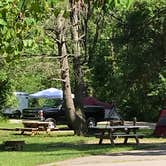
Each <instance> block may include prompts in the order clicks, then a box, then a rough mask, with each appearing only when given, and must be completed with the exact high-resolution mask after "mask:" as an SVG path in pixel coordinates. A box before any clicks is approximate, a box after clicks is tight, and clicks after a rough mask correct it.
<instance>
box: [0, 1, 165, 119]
mask: <svg viewBox="0 0 166 166" xmlns="http://www.w3.org/2000/svg"><path fill="white" fill-rule="evenodd" d="M73 11H74V12H76V13H74V12H73ZM71 13H72V14H73V16H74V14H76V15H75V16H77V20H76V19H75V20H74V21H76V22H72V21H73V19H72V18H71V16H72V15H71ZM60 15H61V16H62V18H63V19H64V20H65V25H63V28H62V29H61V30H64V29H65V31H63V32H62V33H64V34H63V35H64V36H65V40H63V41H62V42H65V44H66V48H67V55H66V56H67V57H68V62H69V73H70V75H69V77H70V85H71V90H72V92H73V93H76V96H77V94H78V93H79V91H80V90H81V93H87V94H88V95H91V96H94V97H96V98H98V99H100V100H101V101H105V102H112V101H114V102H116V105H117V107H118V109H119V111H120V113H121V115H122V117H123V118H124V119H126V120H131V118H133V117H134V116H136V117H137V119H138V120H142V121H156V120H157V118H158V115H159V111H160V110H161V109H162V108H163V106H164V102H165V100H166V2H165V0H138V1H137V0H119V1H118V0H89V1H86V0H75V1H74V0H73V1H72V0H47V1H46V0H40V1H38V0H33V1H28V0H1V2H0V36H1V38H0V109H3V108H4V107H6V106H11V105H13V104H14V103H15V100H14V99H13V97H12V92H14V91H25V92H28V93H33V92H36V91H38V90H42V89H46V88H50V87H56V88H62V84H61V81H59V80H61V79H62V68H61V67H62V66H61V65H62V64H61V62H60V60H59V59H60V58H62V57H59V56H60V53H59V50H58V45H57V43H59V44H60V41H58V40H59V39H58V38H57V35H59V34H60V33H61V32H58V30H59V29H60V28H59V27H58V26H60V25H59V23H58V21H57V20H58V18H59V16H60ZM73 18H76V17H73ZM57 27H58V28H59V29H58V28H57ZM74 28H75V32H77V33H78V36H77V38H74V31H73V30H74ZM61 44H62V43H61ZM78 48H79V53H78ZM76 51H77V55H76ZM78 85H79V86H78ZM80 87H82V89H80ZM78 96H79V95H78Z"/></svg>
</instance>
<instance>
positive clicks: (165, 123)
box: [154, 109, 166, 137]
mask: <svg viewBox="0 0 166 166" xmlns="http://www.w3.org/2000/svg"><path fill="white" fill-rule="evenodd" d="M154 135H155V136H159V137H166V109H163V110H161V112H160V116H159V119H158V122H157V124H156V128H155V130H154Z"/></svg>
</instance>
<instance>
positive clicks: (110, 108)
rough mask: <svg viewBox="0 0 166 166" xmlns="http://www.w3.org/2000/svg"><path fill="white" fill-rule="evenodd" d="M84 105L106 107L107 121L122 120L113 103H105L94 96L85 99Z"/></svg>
mask: <svg viewBox="0 0 166 166" xmlns="http://www.w3.org/2000/svg"><path fill="white" fill-rule="evenodd" d="M82 103H83V105H96V106H102V107H104V110H105V117H104V118H105V120H111V119H116V120H120V119H121V117H120V115H119V114H118V112H117V111H116V106H115V105H114V104H113V103H105V102H102V101H100V100H98V99H96V98H94V97H92V96H88V97H85V98H83V100H82Z"/></svg>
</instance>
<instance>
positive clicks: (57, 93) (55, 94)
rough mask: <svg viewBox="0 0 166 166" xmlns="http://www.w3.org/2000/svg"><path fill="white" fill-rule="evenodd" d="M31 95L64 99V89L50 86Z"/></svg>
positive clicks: (32, 96)
mask: <svg viewBox="0 0 166 166" xmlns="http://www.w3.org/2000/svg"><path fill="white" fill-rule="evenodd" d="M29 97H31V98H50V99H51V98H52V99H53V98H56V99H63V91H62V90H60V89H56V88H49V89H45V90H42V91H39V92H36V93H33V94H30V95H29Z"/></svg>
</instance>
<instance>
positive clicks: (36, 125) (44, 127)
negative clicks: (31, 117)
mask: <svg viewBox="0 0 166 166" xmlns="http://www.w3.org/2000/svg"><path fill="white" fill-rule="evenodd" d="M22 123H23V125H24V128H21V129H20V130H21V134H23V133H24V132H25V131H31V132H32V134H36V133H37V132H38V131H46V132H49V131H51V129H55V128H54V126H51V125H52V124H51V122H43V121H23V122H22Z"/></svg>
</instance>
